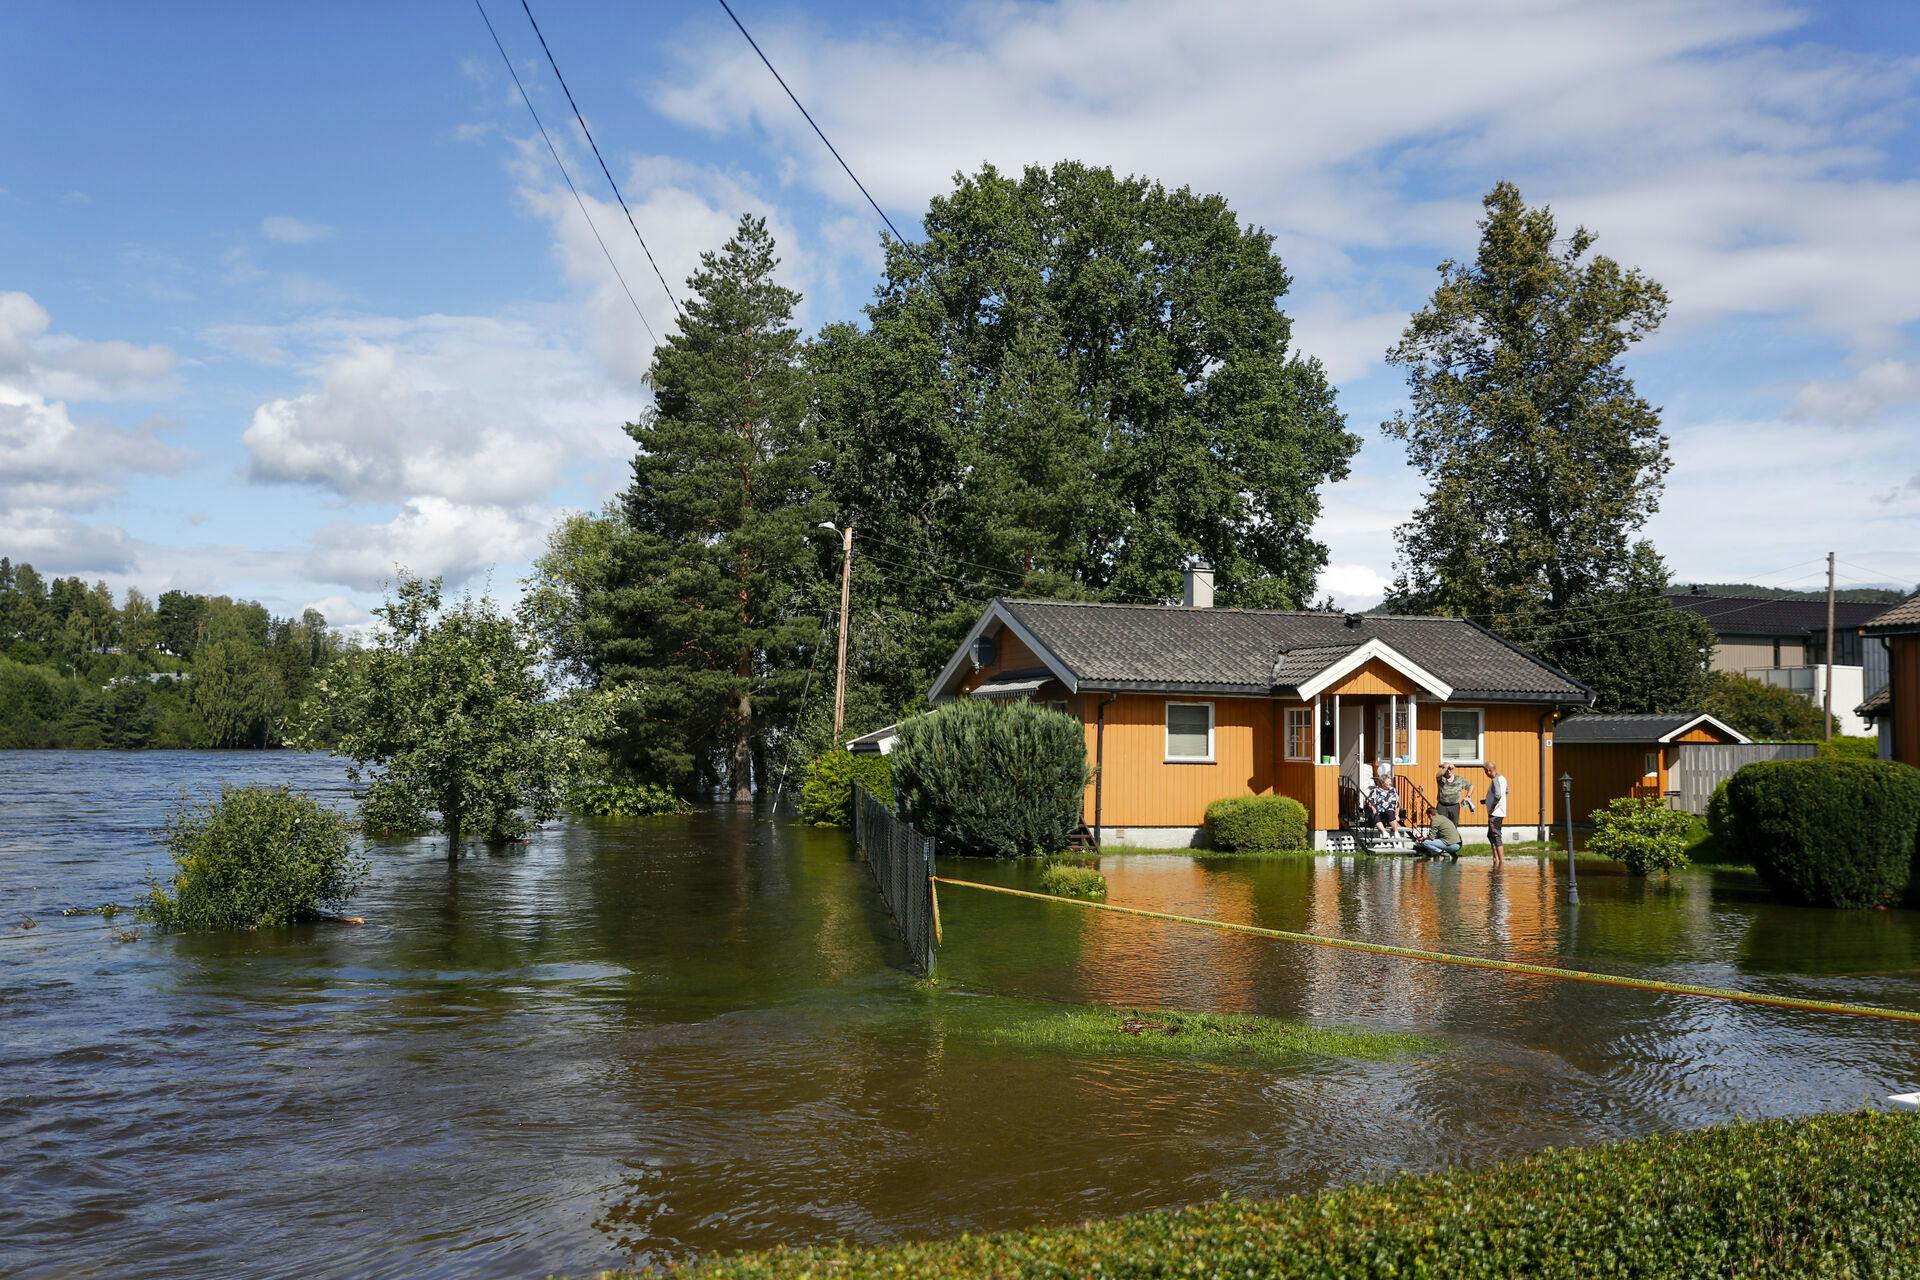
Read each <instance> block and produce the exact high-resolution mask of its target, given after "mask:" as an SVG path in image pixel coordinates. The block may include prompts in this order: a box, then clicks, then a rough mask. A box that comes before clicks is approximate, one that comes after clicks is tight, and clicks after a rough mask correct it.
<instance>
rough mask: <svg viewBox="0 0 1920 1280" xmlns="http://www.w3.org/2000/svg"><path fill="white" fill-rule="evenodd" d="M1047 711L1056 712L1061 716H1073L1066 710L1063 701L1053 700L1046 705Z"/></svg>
mask: <svg viewBox="0 0 1920 1280" xmlns="http://www.w3.org/2000/svg"><path fill="white" fill-rule="evenodd" d="M1047 710H1049V711H1058V712H1059V713H1060V714H1061V715H1063V716H1070V715H1072V714H1073V712H1071V711H1069V710H1067V704H1066V702H1065V700H1063V699H1055V700H1054V701H1052V702H1049V703H1048V704H1047Z"/></svg>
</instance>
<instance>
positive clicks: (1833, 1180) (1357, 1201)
mask: <svg viewBox="0 0 1920 1280" xmlns="http://www.w3.org/2000/svg"><path fill="white" fill-rule="evenodd" d="M1916 1169H1920V1115H1892V1114H1887V1113H1884V1112H1873V1111H1861V1112H1855V1113H1853V1114H1851V1115H1835V1116H1815V1117H1812V1118H1810V1119H1805V1120H1770V1121H1766V1122H1764V1123H1761V1124H1735V1125H1730V1126H1728V1127H1726V1128H1720V1129H1703V1130H1699V1131H1696V1132H1693V1133H1680V1134H1666V1135H1662V1136H1659V1137H1653V1138H1642V1139H1639V1140H1637V1141H1634V1142H1623V1143H1615V1144H1609V1145H1606V1146H1596V1147H1586V1148H1580V1149H1575V1150H1570V1151H1547V1152H1543V1153H1542V1154H1540V1155H1537V1156H1532V1157H1529V1158H1527V1159H1523V1160H1514V1161H1510V1162H1507V1163H1505V1164H1499V1165H1495V1166H1493V1167H1491V1168H1488V1169H1481V1170H1465V1169H1456V1170H1450V1171H1448V1172H1445V1173H1437V1174H1427V1175H1424V1176H1416V1175H1402V1176H1400V1177H1397V1178H1392V1179H1389V1180H1387V1181H1385V1182H1381V1183H1375V1184H1371V1185H1363V1186H1354V1187H1346V1188H1343V1189H1340V1190H1337V1191H1328V1192H1323V1193H1321V1194H1319V1195H1313V1196H1295V1197H1293V1198H1291V1199H1288V1200H1280V1201H1276V1202H1259V1201H1248V1200H1231V1199H1222V1200H1211V1201H1208V1202H1206V1203H1204V1204H1197V1205H1193V1206H1190V1207H1188V1208H1185V1209H1175V1210H1170V1211H1162V1212H1157V1213H1140V1214H1133V1215H1129V1216H1127V1217H1123V1218H1113V1219H1110V1220H1108V1221H1105V1222H1092V1223H1087V1224H1084V1225H1081V1226H1072V1227H1055V1228H1042V1229H1037V1230H1028V1231H1016V1232H1006V1233H1001V1234H997V1235H963V1236H960V1237H958V1238H956V1239H950V1240H939V1241H932V1242H927V1243H918V1244H903V1245H889V1246H886V1247H883V1248H876V1249H862V1248H855V1247H851V1246H846V1245H833V1246H827V1247H824V1248H812V1249H775V1250H772V1251H770V1252H765V1253H750V1254H744V1255H741V1256H739V1257H733V1258H718V1259H714V1260H712V1261H708V1262H696V1263H692V1264H689V1265H687V1266H685V1267H676V1268H672V1269H670V1271H669V1273H668V1274H670V1275H675V1276H681V1277H686V1278H687V1280H802V1277H821V1276H833V1277H835V1278H836V1280H880V1278H881V1277H889V1278H892V1277H899V1276H913V1277H916V1280H959V1278H960V1277H974V1276H994V1277H1009V1278H1011V1277H1016V1276H1023V1277H1024V1276H1034V1277H1040V1276H1046V1277H1059V1278H1061V1280H1066V1278H1067V1277H1080V1276H1100V1277H1102V1278H1103V1280H1203V1278H1204V1280H1214V1278H1215V1277H1226V1276H1232V1277H1235V1278H1236V1280H1280V1278H1281V1277H1286V1278H1287V1280H1348V1278H1349V1277H1389V1276H1409V1277H1410V1276H1431V1277H1446V1278H1447V1280H1493V1278H1494V1277H1499V1278H1500V1280H1506V1278H1507V1277H1513V1276H1537V1277H1551V1278H1560V1277H1565V1278H1566V1280H1573V1278H1574V1277H1578V1278H1579V1280H1652V1278H1653V1277H1663V1278H1672V1280H1682V1278H1684V1280H1691V1278H1693V1277H1703V1276H1740V1277H1743V1278H1745V1277H1766V1278H1768V1280H1787V1278H1788V1277H1796V1278H1797V1277H1802V1276H1828V1277H1843V1276H1913V1275H1916V1274H1920V1176H1916V1175H1915V1172H1914V1171H1915V1170H1916Z"/></svg>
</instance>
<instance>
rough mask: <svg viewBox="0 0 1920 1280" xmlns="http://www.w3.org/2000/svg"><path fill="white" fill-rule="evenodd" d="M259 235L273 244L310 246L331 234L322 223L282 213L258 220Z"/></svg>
mask: <svg viewBox="0 0 1920 1280" xmlns="http://www.w3.org/2000/svg"><path fill="white" fill-rule="evenodd" d="M260 234H261V235H262V236H264V237H265V238H267V239H268V240H271V241H273V242H274V243H275V244H312V243H313V242H314V241H316V240H325V239H326V238H328V237H329V236H331V235H332V234H333V228H332V227H330V226H328V225H327V224H326V223H324V222H309V221H307V220H306V219H305V218H295V217H291V216H289V215H287V214H284V213H276V214H273V215H271V216H269V217H265V218H262V219H260Z"/></svg>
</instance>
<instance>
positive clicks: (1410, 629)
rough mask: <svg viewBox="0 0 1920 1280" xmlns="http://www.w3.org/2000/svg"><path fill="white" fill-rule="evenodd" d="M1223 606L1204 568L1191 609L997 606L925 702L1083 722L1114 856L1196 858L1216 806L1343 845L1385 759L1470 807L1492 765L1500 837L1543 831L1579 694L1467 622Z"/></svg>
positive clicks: (1100, 823) (1092, 809)
mask: <svg viewBox="0 0 1920 1280" xmlns="http://www.w3.org/2000/svg"><path fill="white" fill-rule="evenodd" d="M1212 595H1213V592H1212V575H1211V573H1208V572H1207V571H1205V570H1192V571H1189V574H1188V591H1187V600H1188V603H1187V604H1186V605H1184V606H1174V605H1124V604H1083V603H1071V602H1066V601H1053V600H1015V599H1000V600H995V601H994V602H993V603H992V604H990V605H989V606H988V607H987V609H986V612H985V613H984V614H982V615H981V618H980V620H979V622H977V623H976V624H975V625H974V628H973V630H972V631H971V632H970V633H969V634H968V636H967V639H966V641H965V643H963V644H962V645H961V646H960V649H959V650H958V652H956V653H955V654H954V655H953V659H952V661H950V662H949V663H948V664H947V666H946V669H945V670H944V671H942V672H941V673H940V676H939V678H938V679H937V680H936V681H935V682H934V684H933V687H932V689H931V690H930V691H929V694H928V696H929V698H930V700H931V701H934V702H936V703H937V702H942V701H946V700H949V699H952V698H958V697H975V698H1030V699H1032V700H1033V701H1035V702H1039V703H1044V704H1048V705H1051V706H1053V707H1055V708H1057V709H1058V710H1061V711H1064V712H1066V713H1067V714H1069V715H1072V716H1075V717H1076V718H1078V719H1079V720H1080V721H1081V722H1082V723H1084V724H1085V726H1086V739H1087V755H1088V759H1089V761H1090V762H1091V763H1092V764H1093V765H1094V766H1095V774H1094V780H1093V782H1092V784H1091V785H1089V787H1088V788H1087V797H1086V803H1085V808H1084V812H1083V820H1084V821H1085V822H1086V823H1087V825H1089V826H1092V827H1096V828H1098V829H1099V834H1100V836H1101V838H1103V839H1105V840H1106V841H1108V842H1111V843H1120V844H1140V845H1160V846H1183V845H1189V844H1193V843H1195V842H1196V841H1197V840H1198V838H1199V836H1200V832H1201V821H1202V817H1203V815H1204V814H1205V812H1206V808H1207V805H1208V804H1210V803H1211V802H1213V801H1215V800H1218V799H1220V798H1222V797H1224V796H1244V795H1287V796H1292V797H1294V798H1295V799H1297V800H1299V801H1300V802H1301V803H1302V804H1304V805H1305V806H1306V807H1307V813H1308V817H1309V820H1310V823H1311V826H1312V829H1313V830H1314V831H1315V832H1316V833H1325V832H1328V831H1333V830H1338V829H1339V828H1340V827H1341V825H1342V816H1343V797H1342V789H1343V787H1342V784H1343V781H1344V782H1346V783H1348V784H1351V783H1352V782H1353V780H1354V779H1355V777H1356V775H1357V774H1358V773H1359V770H1360V768H1361V766H1362V762H1365V764H1367V765H1371V764H1372V763H1373V762H1374V761H1376V760H1378V759H1379V758H1380V757H1381V756H1390V757H1391V758H1392V760H1393V762H1394V765H1395V772H1396V774H1397V775H1398V776H1399V777H1400V778H1401V779H1403V780H1404V781H1403V782H1402V783H1401V786H1402V789H1403V791H1405V790H1409V789H1410V788H1411V787H1412V786H1414V785H1417V786H1419V787H1420V788H1421V789H1422V791H1423V792H1424V794H1425V795H1427V796H1428V797H1431V795H1432V792H1433V780H1434V774H1435V772H1436V770H1437V769H1438V768H1439V765H1440V762H1441V761H1442V760H1451V761H1454V762H1455V763H1456V764H1458V765H1460V766H1462V767H1464V768H1465V769H1466V770H1467V771H1468V776H1469V779H1470V781H1472V782H1473V784H1474V786H1475V793H1476V794H1479V793H1480V792H1481V791H1483V790H1484V787H1485V778H1484V776H1483V775H1482V774H1481V773H1480V771H1479V766H1480V764H1481V763H1482V762H1483V761H1493V762H1495V763H1496V764H1498V765H1499V766H1500V768H1501V770H1502V772H1504V773H1505V774H1506V775H1507V777H1508V780H1509V786H1510V788H1511V792H1510V796H1509V800H1508V806H1507V822H1508V825H1509V826H1510V827H1516V828H1520V827H1525V828H1533V827H1537V826H1541V825H1544V824H1546V823H1548V822H1551V820H1552V811H1553V796H1552V790H1553V787H1552V785H1551V783H1550V782H1549V784H1548V785H1546V786H1542V781H1543V780H1550V779H1551V778H1552V777H1553V764H1552V759H1551V757H1552V733H1553V721H1554V717H1555V715H1556V714H1557V713H1558V712H1560V711H1563V710H1566V709H1569V708H1573V707H1577V706H1584V705H1587V704H1588V703H1589V702H1590V701H1591V700H1592V693H1591V691H1590V690H1588V689H1587V688H1586V687H1585V686H1584V685H1581V684H1580V683H1578V682H1577V681H1575V680H1573V679H1571V678H1569V677H1568V676H1565V675H1563V674H1561V673H1560V672H1558V671H1555V670H1554V669H1553V668H1551V667H1549V666H1547V665H1546V664H1545V663H1542V662H1540V661H1539V660H1538V659H1536V658H1534V657H1532V656H1530V655H1528V654H1527V653H1525V652H1523V651H1522V650H1520V649H1517V648H1515V647H1514V646H1512V645H1509V644H1507V643H1506V642H1505V641H1502V640H1500V639H1498V638H1496V637H1495V636H1493V635H1492V634H1491V633H1489V632H1487V631H1485V630H1483V629H1481V628H1480V627H1478V626H1475V625H1474V624H1473V623H1471V622H1467V621H1465V620H1463V619H1458V618H1422V617H1392V616H1383V615H1355V614H1347V615H1342V614H1338V613H1306V612H1282V611H1270V610H1255V609H1215V608H1212V607H1210V606H1211V603H1212ZM1348 803H1350V799H1349V801H1348Z"/></svg>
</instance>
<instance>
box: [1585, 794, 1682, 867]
mask: <svg viewBox="0 0 1920 1280" xmlns="http://www.w3.org/2000/svg"><path fill="white" fill-rule="evenodd" d="M1592 817H1593V834H1592V835H1591V836H1590V837H1588V839H1587V852H1588V853H1597V854H1599V855H1600V856H1601V857H1603V858H1612V859H1613V860H1614V861H1615V862H1618V863H1620V864H1621V865H1622V866H1624V867H1626V869H1627V870H1628V871H1629V872H1630V873H1632V874H1633V875H1636V876H1644V875H1646V874H1647V873H1648V872H1649V871H1671V870H1673V869H1674V868H1675V867H1684V866H1686V865H1687V861H1688V859H1687V845H1688V843H1689V840H1690V838H1691V837H1692V834H1693V826H1694V821H1693V815H1692V814H1690V813H1682V812H1680V811H1678V810H1676V809H1669V808H1667V805H1666V801H1664V800H1661V799H1659V798H1657V797H1654V796H1618V797H1616V798H1614V799H1613V800H1610V801H1608V802H1607V807H1606V808H1604V809H1595V810H1594V811H1593V815H1592Z"/></svg>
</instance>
